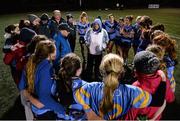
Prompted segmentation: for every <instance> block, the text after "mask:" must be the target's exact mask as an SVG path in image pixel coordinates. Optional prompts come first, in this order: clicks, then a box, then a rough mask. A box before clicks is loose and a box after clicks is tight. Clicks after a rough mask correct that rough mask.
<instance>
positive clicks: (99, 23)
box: [93, 18, 102, 32]
mask: <svg viewBox="0 0 180 121" xmlns="http://www.w3.org/2000/svg"><path fill="white" fill-rule="evenodd" d="M94 24H98V25H99V30H96V31H98V32H100V31H101V30H102V22H101V20H100V19H99V18H96V19H95V20H94V22H93V25H94Z"/></svg>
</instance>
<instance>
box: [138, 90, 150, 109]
mask: <svg viewBox="0 0 180 121" xmlns="http://www.w3.org/2000/svg"><path fill="white" fill-rule="evenodd" d="M144 94H145V98H144V101H143V102H142V104H141V106H140V108H144V107H146V106H147V105H148V104H149V103H148V102H149V100H150V94H149V93H148V92H146V91H145V92H144Z"/></svg>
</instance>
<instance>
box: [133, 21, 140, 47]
mask: <svg viewBox="0 0 180 121" xmlns="http://www.w3.org/2000/svg"><path fill="white" fill-rule="evenodd" d="M133 30H134V40H133V45H136V46H139V44H140V43H141V40H140V36H141V32H142V31H141V29H140V25H139V24H138V23H136V24H134V25H133Z"/></svg>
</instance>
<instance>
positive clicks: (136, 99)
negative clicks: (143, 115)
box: [133, 89, 144, 105]
mask: <svg viewBox="0 0 180 121" xmlns="http://www.w3.org/2000/svg"><path fill="white" fill-rule="evenodd" d="M140 91H141V94H140V95H138V96H137V97H136V98H135V99H134V101H133V105H135V104H136V103H137V102H138V101H139V100H141V99H142V98H144V93H143V92H142V90H141V89H140Z"/></svg>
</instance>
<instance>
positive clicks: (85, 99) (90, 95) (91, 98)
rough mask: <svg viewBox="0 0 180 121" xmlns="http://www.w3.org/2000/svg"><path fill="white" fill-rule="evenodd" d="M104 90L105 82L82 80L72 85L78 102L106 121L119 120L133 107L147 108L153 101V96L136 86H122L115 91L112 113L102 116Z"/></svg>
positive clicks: (87, 110) (74, 81)
mask: <svg viewBox="0 0 180 121" xmlns="http://www.w3.org/2000/svg"><path fill="white" fill-rule="evenodd" d="M103 88H104V83H103V82H93V83H87V82H85V81H83V80H80V79H75V80H73V84H72V89H73V95H74V99H75V100H76V102H77V103H79V104H81V105H82V106H83V108H84V110H85V111H86V112H89V111H91V110H92V111H94V112H95V113H96V114H97V115H98V116H101V117H103V118H104V119H105V120H109V119H110V120H112V119H118V118H120V117H121V116H123V115H124V114H126V113H127V111H128V110H129V109H130V108H131V107H134V108H144V107H147V106H148V105H149V104H150V102H151V100H152V96H151V95H150V94H149V93H148V92H145V91H143V90H142V89H140V88H138V87H135V86H131V85H122V84H120V85H119V86H118V88H117V89H116V90H115V91H114V96H113V103H114V106H113V109H112V111H110V112H108V113H107V114H105V115H102V114H101V112H100V107H99V106H100V103H101V100H102V98H103Z"/></svg>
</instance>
